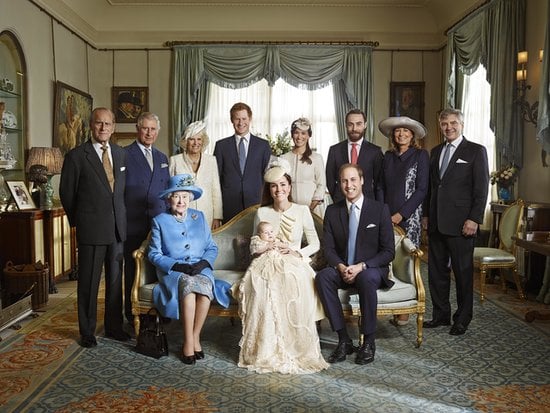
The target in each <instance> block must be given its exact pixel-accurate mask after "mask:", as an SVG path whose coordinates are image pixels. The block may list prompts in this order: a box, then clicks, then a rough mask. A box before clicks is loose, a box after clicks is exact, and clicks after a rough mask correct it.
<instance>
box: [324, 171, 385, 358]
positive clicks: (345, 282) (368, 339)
mask: <svg viewBox="0 0 550 413" xmlns="http://www.w3.org/2000/svg"><path fill="white" fill-rule="evenodd" d="M339 182H340V189H341V190H342V193H343V194H344V195H345V197H346V198H345V199H343V200H341V201H338V202H337V203H335V204H332V205H329V206H328V208H327V210H326V213H325V218H324V224H323V242H324V248H325V249H324V253H325V257H326V259H327V264H328V266H327V267H326V268H324V269H322V270H321V271H320V272H319V273H318V274H317V276H316V277H315V285H316V287H317V291H318V293H319V297H320V299H321V302H322V303H323V308H324V310H325V314H326V315H327V317H328V319H329V320H330V325H331V327H332V330H333V331H336V332H337V333H338V346H337V347H336V349H335V350H334V351H333V352H332V354H331V355H330V357H329V358H328V360H327V361H328V362H329V363H337V362H340V361H344V360H345V359H346V356H348V355H350V354H352V353H353V352H354V351H355V347H354V346H353V342H352V340H351V338H350V337H349V334H348V331H347V328H346V320H345V319H344V314H343V311H342V304H341V303H340V299H339V298H338V289H350V288H355V289H357V291H358V294H359V306H360V308H361V315H362V321H361V327H360V328H361V333H362V334H363V335H364V339H363V343H361V347H360V348H359V349H358V350H357V356H356V358H355V363H357V364H367V363H371V362H372V361H374V353H375V351H376V345H375V342H374V338H375V332H376V307H377V304H378V298H377V295H376V290H377V289H379V288H390V287H391V286H392V285H393V284H394V283H393V281H391V280H389V279H388V274H389V265H390V262H391V261H392V260H393V258H394V256H395V244H394V236H393V226H392V222H391V216H390V211H389V209H388V206H387V205H386V204H383V203H381V202H379V201H375V200H372V199H368V198H367V197H365V196H364V195H363V191H362V186H363V183H364V179H363V170H362V169H361V167H360V166H359V165H352V164H344V165H342V167H341V168H340V174H339ZM351 214H354V216H353V217H352V216H351ZM353 220H355V222H356V223H357V225H356V226H355V231H356V235H355V237H354V236H353V232H355V231H354V229H353V225H350V221H353Z"/></svg>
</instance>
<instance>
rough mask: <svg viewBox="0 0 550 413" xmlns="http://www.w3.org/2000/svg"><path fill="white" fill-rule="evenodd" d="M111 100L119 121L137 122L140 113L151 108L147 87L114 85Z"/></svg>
mask: <svg viewBox="0 0 550 413" xmlns="http://www.w3.org/2000/svg"><path fill="white" fill-rule="evenodd" d="M111 100H112V109H113V112H114V113H115V119H116V122H117V123H136V120H137V118H138V116H139V115H140V113H141V112H147V111H148V110H149V90H148V88H147V87H131V86H117V87H113V89H112V92H111Z"/></svg>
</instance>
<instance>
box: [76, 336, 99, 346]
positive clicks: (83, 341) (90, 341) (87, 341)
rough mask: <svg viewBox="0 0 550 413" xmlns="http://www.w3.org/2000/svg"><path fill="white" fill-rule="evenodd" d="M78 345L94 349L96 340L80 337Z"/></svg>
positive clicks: (90, 337)
mask: <svg viewBox="0 0 550 413" xmlns="http://www.w3.org/2000/svg"><path fill="white" fill-rule="evenodd" d="M80 345H81V346H82V347H86V348H90V347H95V346H97V340H96V339H95V337H94V336H81V337H80Z"/></svg>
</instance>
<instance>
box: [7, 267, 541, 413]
mask: <svg viewBox="0 0 550 413" xmlns="http://www.w3.org/2000/svg"><path fill="white" fill-rule="evenodd" d="M424 267H425V266H424ZM423 270H424V271H425V268H423ZM75 305H76V297H75V295H74V294H73V295H71V296H69V297H68V298H67V299H65V300H63V301H62V303H61V304H59V305H58V306H56V307H55V308H54V309H52V310H51V311H48V312H47V313H46V314H44V315H42V316H40V317H38V318H37V319H34V320H32V321H31V322H30V323H28V324H27V325H26V326H25V327H24V328H23V329H21V330H19V332H17V334H14V335H13V336H11V337H9V338H8V339H6V340H4V341H3V342H2V343H0V360H1V361H0V409H1V410H2V411H5V412H12V411H13V412H15V411H17V412H90V411H95V412H120V411H142V412H258V411H262V412H342V413H343V412H445V413H448V412H510V411H513V412H547V411H548V406H549V405H550V375H549V374H548V372H549V371H550V340H549V338H550V336H548V335H547V334H545V333H544V332H543V331H541V330H540V329H538V328H536V327H534V324H528V323H526V322H524V321H523V320H521V319H519V318H516V317H512V316H511V315H510V313H509V312H507V311H505V310H503V309H501V308H500V306H497V305H495V304H494V303H493V302H491V301H490V300H487V301H486V302H485V303H484V304H483V305H479V300H476V304H475V305H476V307H475V317H474V320H473V321H472V324H471V325H470V328H469V330H468V332H467V334H466V335H464V336H459V337H455V336H450V335H449V334H448V328H445V327H442V328H438V329H434V330H424V343H423V344H422V346H421V347H420V348H419V349H417V348H415V347H414V343H415V338H416V327H415V323H413V322H411V323H409V324H408V325H406V326H404V327H400V328H397V327H394V326H392V325H390V324H389V323H388V319H385V318H381V319H379V323H378V332H377V353H376V360H375V362H374V363H372V364H370V365H367V366H357V365H355V364H354V363H353V358H348V360H346V361H345V362H343V363H338V364H336V365H331V367H330V368H329V369H328V370H325V371H323V372H321V373H317V374H313V375H295V376H287V375H281V374H263V375H259V374H255V373H250V372H248V371H247V370H244V369H241V368H238V367H237V366H236V360H237V357H238V350H239V347H238V343H239V339H240V331H241V330H240V329H241V326H240V323H239V321H238V320H237V321H236V322H235V325H232V324H231V322H230V320H228V319H226V318H209V319H208V320H207V324H206V325H205V328H204V333H203V349H204V351H205V353H206V358H205V359H204V360H201V361H199V362H197V364H196V365H194V366H187V365H184V364H183V363H181V362H180V361H179V359H178V354H179V352H180V349H181V342H182V336H181V327H180V325H179V323H178V322H175V321H172V322H171V323H170V324H169V325H168V334H169V341H170V355H169V356H168V357H164V358H161V359H160V360H155V359H151V358H148V357H145V356H142V355H140V354H138V353H136V352H134V351H133V345H135V342H133V341H131V342H129V343H119V342H116V341H113V340H109V339H106V338H103V337H99V338H98V341H99V345H98V346H97V347H95V348H92V349H82V348H81V347H79V346H78V344H77V343H76V339H77V338H78V332H77V324H76V308H75ZM428 308H431V307H430V306H428ZM99 318H101V317H99ZM427 318H430V316H429V314H428V315H427ZM411 321H412V320H411ZM356 330H357V329H356V327H355V323H350V332H355V333H356ZM320 335H321V345H322V350H323V355H324V356H325V357H328V355H329V354H330V353H331V351H332V350H333V349H334V347H335V345H336V335H335V334H333V333H332V332H331V331H330V327H329V325H328V322H327V321H323V322H322V328H321V332H320ZM355 338H356V337H355Z"/></svg>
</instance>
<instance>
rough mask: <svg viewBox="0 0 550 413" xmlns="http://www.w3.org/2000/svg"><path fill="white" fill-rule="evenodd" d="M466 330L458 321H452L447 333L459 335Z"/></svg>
mask: <svg viewBox="0 0 550 413" xmlns="http://www.w3.org/2000/svg"><path fill="white" fill-rule="evenodd" d="M465 332H466V327H464V325H462V324H460V323H454V324H453V326H452V327H451V330H450V331H449V334H450V335H451V336H461V335H462V334H464V333H465Z"/></svg>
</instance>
